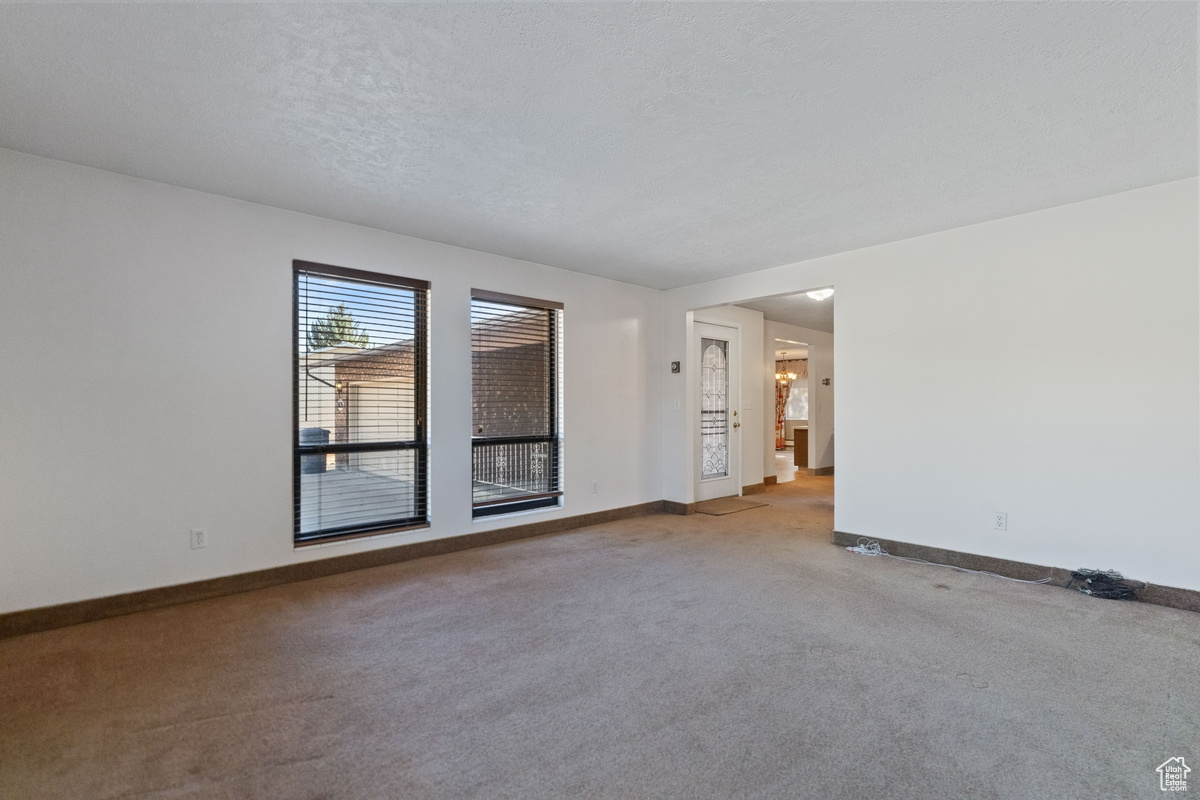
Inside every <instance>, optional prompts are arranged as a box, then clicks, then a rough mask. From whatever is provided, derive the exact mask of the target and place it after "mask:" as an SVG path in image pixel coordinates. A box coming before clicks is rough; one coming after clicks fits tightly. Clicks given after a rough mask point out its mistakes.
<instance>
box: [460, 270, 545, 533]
mask: <svg viewBox="0 0 1200 800" xmlns="http://www.w3.org/2000/svg"><path fill="white" fill-rule="evenodd" d="M562 313H563V312H562V304H561V303H554V302H549V301H543V300H531V299H529V298H524V297H513V296H511V295H503V294H497V293H494V292H483V291H480V290H473V291H472V296H471V412H472V413H471V426H472V427H471V451H472V452H471V456H472V458H471V461H472V470H471V478H472V501H473V514H474V516H475V517H486V516H491V515H494V514H507V513H511V512H514V511H526V510H529V509H533V508H542V507H545V506H556V505H558V504H559V498H560V497H561V496H562V483H561V469H560V465H561V463H562V413H561V411H562V391H561V383H562V377H561V376H562V360H561V347H560V340H561V337H562Z"/></svg>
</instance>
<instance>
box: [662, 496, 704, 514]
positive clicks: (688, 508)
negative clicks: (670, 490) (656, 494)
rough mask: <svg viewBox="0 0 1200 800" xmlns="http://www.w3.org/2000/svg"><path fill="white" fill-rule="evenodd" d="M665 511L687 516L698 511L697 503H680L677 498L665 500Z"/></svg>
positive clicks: (663, 502)
mask: <svg viewBox="0 0 1200 800" xmlns="http://www.w3.org/2000/svg"><path fill="white" fill-rule="evenodd" d="M662 504H663V511H665V512H666V513H668V514H680V515H683V516H686V515H688V514H695V513H696V504H695V503H680V502H677V501H675V500H663V501H662Z"/></svg>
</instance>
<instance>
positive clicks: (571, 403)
mask: <svg viewBox="0 0 1200 800" xmlns="http://www.w3.org/2000/svg"><path fill="white" fill-rule="evenodd" d="M0 209H2V210H3V213H0V241H2V242H3V243H4V247H3V249H2V250H0V274H2V275H3V277H4V280H3V288H2V289H0V340H2V341H3V342H4V349H5V358H4V366H5V368H4V371H3V397H4V402H3V413H0V443H2V450H0V613H3V612H8V611H13V610H19V609H26V608H33V607H37V606H43V605H50V604H57V603H63V602H69V601H74V600H82V599H87V598H94V597H101V596H106V595H111V594H117V593H122V592H129V591H135V590H140V589H148V588H154V587H160V586H167V585H173V584H179V583H185V582H189V581H195V580H200V579H205V578H212V577H218V576H224V575H230V574H236V573H241V572H248V571H252V570H258V569H264V568H268V567H273V566H279V565H283V564H288V563H292V562H296V561H301V560H308V559H314V558H324V557H330V556H337V555H342V554H344V553H349V552H355V551H359V550H364V549H369V548H378V547H387V546H392V545H396V544H401V543H405V542H411V541H419V540H422V539H429V538H436V537H444V536H451V535H458V534H463V533H469V532H471V531H478V530H487V529H490V528H495V527H502V526H505V525H511V524H515V523H516V522H531V521H537V520H541V519H547V518H549V517H553V516H554V515H574V514H580V513H586V512H591V511H599V510H603V509H609V508H617V507H622V506H628V505H634V504H638V503H644V502H650V501H655V500H659V499H661V498H662V483H661V464H662V460H663V459H662V451H661V442H662V439H661V413H662V400H661V389H662V380H663V376H662V372H663V369H664V360H663V351H662V348H661V344H660V343H661V338H662V331H661V319H662V318H661V294H660V293H659V292H658V291H654V290H651V289H645V288H641V287H636V286H631V285H628V284H622V283H617V282H615V281H610V280H603V279H600V278H594V277H590V276H585V275H581V274H578V273H572V272H567V271H565V270H561V269H554V268H551V267H547V266H541V265H537V264H531V263H527V262H521V261H516V260H513V259H509V258H502V257H499V256H493V255H488V254H485V253H480V252H475V251H471V250H464V249H460V248H455V247H449V246H446V245H440V244H435V243H431V242H426V241H421V240H418V239H411V238H407V237H403V236H397V235H394V234H390V233H384V232H381V231H377V230H372V229H368V228H363V227H358V226H355V225H349V224H345V223H339V222H332V221H329V220H324V219H319V218H316V217H311V216H306V215H303V214H296V213H291V212H287V211H281V210H279V209H274V208H269V207H265V206H260V205H255V204H252V203H246V202H241V201H236V200H231V199H228V198H224V197H217V196H214V195H209V194H204V193H201V192H195V191H189V190H184V189H179V188H175V187H171V186H166V185H163V184H157V183H153V182H150V181H144V180H137V179H133V178H128V177H124V176H120V175H115V174H112V173H108V172H103V171H100V170H95V169H89V168H85V167H79V166H75V165H71V164H67V163H64V162H60V161H53V160H48V159H43V158H37V157H34V156H28V155H24V154H20V153H15V152H12V151H6V150H0ZM294 258H300V259H307V260H310V261H316V262H323V263H329V264H336V265H341V266H347V267H354V268H358V269H365V270H373V271H378V272H385V273H392V274H399V275H404V276H408V277H413V278H423V279H426V280H429V281H431V282H432V300H431V314H430V318H431V340H432V348H433V354H432V363H431V369H430V373H431V374H430V380H431V396H432V403H431V406H432V412H431V418H430V423H431V429H432V433H431V448H432V450H431V459H430V469H431V518H432V527H431V528H429V529H428V530H421V531H416V532H410V533H405V534H393V535H389V536H381V537H375V538H368V539H359V540H354V541H348V542H342V543H336V544H328V545H321V546H316V547H309V548H304V549H301V550H295V549H293V546H292V473H291V470H292V466H291V444H292V434H291V425H292V410H291V407H292V346H293V343H292V340H291V337H292V259H294ZM473 287H474V288H480V289H490V290H495V291H503V292H508V293H511V294H518V295H524V296H530V297H537V298H545V299H550V300H558V301H562V302H563V303H565V305H566V310H565V324H564V333H565V358H564V362H565V366H564V369H565V380H564V385H565V403H564V405H565V445H564V452H565V459H566V461H565V466H564V478H565V490H566V498H565V507H564V508H563V509H561V510H554V511H545V512H535V513H533V514H529V515H525V516H520V517H510V518H508V519H493V520H488V521H481V522H472V520H471V459H470V425H471V395H470V375H471V361H470V353H471V348H470V339H469V335H470V334H469V320H470V291H471V289H472V288H473ZM593 481H596V482H598V483H597V486H598V491H597V492H595V493H593V492H592V482H593ZM190 527H204V528H207V530H208V534H209V540H210V541H209V546H208V548H207V549H205V550H196V551H193V550H191V549H189V546H188V535H187V533H188V529H189V528H190Z"/></svg>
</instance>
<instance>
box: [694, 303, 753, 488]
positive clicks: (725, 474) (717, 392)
mask: <svg viewBox="0 0 1200 800" xmlns="http://www.w3.org/2000/svg"><path fill="white" fill-rule="evenodd" d="M693 327H694V334H693V335H694V336H695V337H696V343H697V348H696V352H697V353H698V354H699V359H700V362H699V364H698V366H699V379H700V414H699V420H698V425H699V431H698V434H699V440H698V446H697V448H696V452H697V453H698V454H699V464H698V465H697V470H696V475H697V481H698V483H697V486H696V500H697V501H699V500H711V499H713V498H715V497H729V496H730V495H738V494H741V483H740V481H741V446H740V442H741V437H740V435H739V434H740V429H741V421H740V420H739V418H738V408H739V392H738V388H739V386H740V381H741V373H740V371H739V370H738V353H739V341H738V330H737V328H729V327H726V326H724V325H713V324H711V323H707V322H697V323H695V324H694V326H693Z"/></svg>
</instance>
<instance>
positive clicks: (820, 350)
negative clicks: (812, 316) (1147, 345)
mask: <svg viewBox="0 0 1200 800" xmlns="http://www.w3.org/2000/svg"><path fill="white" fill-rule="evenodd" d="M776 339H784V340H787V341H792V342H804V343H806V344H807V345H808V379H807V381H808V467H809V468H810V469H816V468H817V467H832V466H834V462H833V420H834V401H833V398H834V392H835V387H836V385H837V382H836V381H835V380H834V377H833V366H834V364H833V354H834V346H833V334H832V333H826V332H825V331H816V330H813V329H812V328H801V327H800V326H798V325H787V324H785V323H782V322H772V321H771V320H766V321H764V322H763V361H764V369H765V370H766V372H767V376H766V379H765V380H764V386H763V392H764V395H763V396H764V397H772V398H773V397H774V396H775V348H776V347H778V345H777V344H776V343H775V340H776ZM823 378H828V379H829V385H828V386H825V385H824V384H822V383H821V380H822V379H823ZM768 468H769V469H770V472H769V473H767V474H770V475H774V474H775V417H774V415H771V416H770V417H769V418H766V419H764V420H763V469H764V470H765V469H768Z"/></svg>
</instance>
